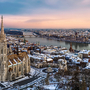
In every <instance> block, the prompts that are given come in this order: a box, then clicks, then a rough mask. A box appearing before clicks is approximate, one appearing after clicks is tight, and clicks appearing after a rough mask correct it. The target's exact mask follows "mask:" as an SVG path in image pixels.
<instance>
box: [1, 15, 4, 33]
mask: <svg viewBox="0 0 90 90" xmlns="http://www.w3.org/2000/svg"><path fill="white" fill-rule="evenodd" d="M1 34H4V26H3V16H1Z"/></svg>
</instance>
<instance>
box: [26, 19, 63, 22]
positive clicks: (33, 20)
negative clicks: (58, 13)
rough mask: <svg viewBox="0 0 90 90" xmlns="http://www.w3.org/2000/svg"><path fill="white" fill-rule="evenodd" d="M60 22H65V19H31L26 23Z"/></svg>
mask: <svg viewBox="0 0 90 90" xmlns="http://www.w3.org/2000/svg"><path fill="white" fill-rule="evenodd" d="M58 20H64V19H31V20H27V21H26V22H45V21H58Z"/></svg>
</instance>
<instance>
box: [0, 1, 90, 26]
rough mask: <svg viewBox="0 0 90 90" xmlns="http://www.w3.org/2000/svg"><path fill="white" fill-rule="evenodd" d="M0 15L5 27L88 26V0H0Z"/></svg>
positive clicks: (89, 16)
mask: <svg viewBox="0 0 90 90" xmlns="http://www.w3.org/2000/svg"><path fill="white" fill-rule="evenodd" d="M0 15H3V18H4V27H5V28H90V0H0ZM0 23H1V22H0Z"/></svg>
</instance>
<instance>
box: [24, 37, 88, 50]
mask: <svg viewBox="0 0 90 90" xmlns="http://www.w3.org/2000/svg"><path fill="white" fill-rule="evenodd" d="M25 39H26V40H28V42H30V43H36V42H39V43H40V45H48V46H50V45H54V46H61V47H66V48H67V49H69V48H70V42H66V41H56V40H48V39H46V38H39V37H34V38H30V37H26V38H25ZM72 48H73V49H75V50H83V49H87V50H89V49H90V44H85V43H76V42H72Z"/></svg>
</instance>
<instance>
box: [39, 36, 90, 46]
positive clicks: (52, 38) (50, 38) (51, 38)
mask: <svg viewBox="0 0 90 90" xmlns="http://www.w3.org/2000/svg"><path fill="white" fill-rule="evenodd" d="M39 37H40V38H46V39H48V40H56V41H65V42H75V43H85V44H90V42H82V41H73V40H65V39H58V38H54V37H42V36H39Z"/></svg>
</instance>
